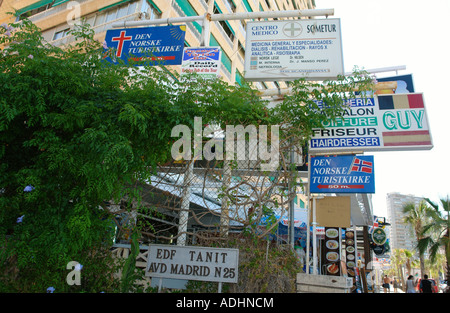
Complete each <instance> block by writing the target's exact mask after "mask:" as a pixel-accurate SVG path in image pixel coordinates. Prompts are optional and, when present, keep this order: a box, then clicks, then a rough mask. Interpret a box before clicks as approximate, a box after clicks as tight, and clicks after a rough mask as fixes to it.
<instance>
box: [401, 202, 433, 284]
mask: <svg viewBox="0 0 450 313" xmlns="http://www.w3.org/2000/svg"><path fill="white" fill-rule="evenodd" d="M430 211H431V209H430V207H429V206H428V205H427V203H426V202H425V201H421V202H420V203H419V204H418V205H415V204H414V203H407V204H405V205H404V206H403V213H404V214H405V216H404V218H403V221H404V222H405V223H407V224H410V225H411V226H412V228H413V230H414V235H415V236H416V239H417V242H419V241H420V239H422V236H423V235H422V234H423V228H424V226H425V225H426V224H427V219H428V216H429V214H428V212H430ZM424 253H425V250H420V249H419V261H420V275H421V277H423V275H424V272H425V265H424V264H425V262H424Z"/></svg>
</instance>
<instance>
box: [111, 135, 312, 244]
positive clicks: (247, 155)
mask: <svg viewBox="0 0 450 313" xmlns="http://www.w3.org/2000/svg"><path fill="white" fill-rule="evenodd" d="M247 130H248V129H247ZM215 134H216V137H215V138H203V141H202V144H201V147H200V148H201V155H199V154H198V153H197V155H194V160H183V159H180V160H177V159H178V158H175V159H174V160H173V161H171V162H168V163H166V164H162V165H161V166H159V167H158V168H157V170H156V172H155V173H154V174H153V175H152V176H151V179H150V180H148V181H146V182H141V184H140V186H139V187H140V188H141V194H142V202H141V203H134V205H133V210H131V211H129V210H121V209H120V206H119V205H116V206H115V207H116V208H115V210H114V209H112V210H111V208H110V210H111V211H113V212H114V211H115V212H116V213H117V217H118V221H119V229H120V230H121V231H119V234H118V239H117V242H121V240H122V242H126V241H127V240H128V236H129V234H128V233H127V227H126V226H127V225H128V226H129V225H132V224H133V225H134V224H137V225H138V226H139V228H140V230H141V233H142V241H143V242H144V243H164V244H168V243H173V244H175V243H176V244H178V245H195V244H201V243H202V241H204V240H211V239H214V240H226V239H227V238H229V237H230V236H236V235H239V234H242V233H244V232H251V233H253V234H254V235H256V236H260V237H261V238H262V237H265V236H267V235H268V234H270V233H272V232H274V231H275V230H276V227H277V225H278V222H279V221H280V220H281V219H286V218H290V217H292V220H293V215H292V214H293V204H292V202H293V199H294V198H295V196H296V194H297V193H298V192H299V191H300V189H301V184H300V177H299V173H300V172H299V171H298V170H299V166H302V165H304V161H303V159H304V158H303V157H302V149H301V147H299V146H296V145H292V144H290V143H291V142H294V140H292V138H291V139H285V140H279V141H278V142H276V144H274V142H275V141H271V140H272V138H270V140H266V139H267V137H266V138H262V137H261V132H259V134H258V133H256V137H255V136H252V135H255V133H253V134H252V133H247V134H244V136H240V137H239V136H233V139H232V140H229V139H227V138H225V137H224V136H223V134H224V132H221V131H218V132H215ZM217 134H219V135H218V136H217ZM263 135H265V136H266V135H267V133H266V134H263ZM271 135H272V136H273V133H270V134H269V137H270V136H271ZM264 149H265V150H264ZM264 152H267V153H266V154H264ZM269 156H270V157H269ZM269 165H271V166H269Z"/></svg>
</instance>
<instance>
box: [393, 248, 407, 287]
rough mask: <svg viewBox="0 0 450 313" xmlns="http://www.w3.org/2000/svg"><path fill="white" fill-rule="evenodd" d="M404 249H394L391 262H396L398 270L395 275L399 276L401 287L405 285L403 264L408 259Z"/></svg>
mask: <svg viewBox="0 0 450 313" xmlns="http://www.w3.org/2000/svg"><path fill="white" fill-rule="evenodd" d="M403 250H404V249H393V250H392V253H391V262H392V263H393V264H394V267H395V270H396V271H397V273H396V275H395V276H397V277H398V278H399V279H398V281H399V282H400V284H401V287H400V288H402V287H403V286H405V281H404V277H403V266H402V264H403V263H405V261H406V259H405V254H404V251H403Z"/></svg>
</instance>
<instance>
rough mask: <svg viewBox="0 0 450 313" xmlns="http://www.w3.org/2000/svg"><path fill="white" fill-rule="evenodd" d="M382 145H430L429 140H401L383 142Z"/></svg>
mask: <svg viewBox="0 0 450 313" xmlns="http://www.w3.org/2000/svg"><path fill="white" fill-rule="evenodd" d="M384 145H385V146H386V147H388V146H431V141H402V142H388V143H387V142H385V143H384Z"/></svg>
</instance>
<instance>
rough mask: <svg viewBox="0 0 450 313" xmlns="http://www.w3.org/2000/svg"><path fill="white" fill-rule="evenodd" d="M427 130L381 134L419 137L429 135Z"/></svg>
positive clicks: (384, 134) (385, 133)
mask: <svg viewBox="0 0 450 313" xmlns="http://www.w3.org/2000/svg"><path fill="white" fill-rule="evenodd" d="M429 134H430V132H429V131H428V130H408V131H395V132H383V136H419V135H429Z"/></svg>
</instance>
